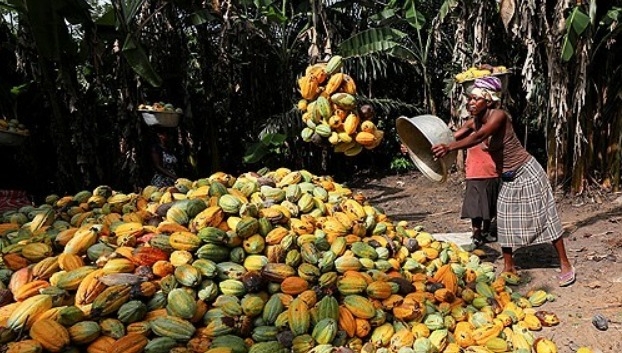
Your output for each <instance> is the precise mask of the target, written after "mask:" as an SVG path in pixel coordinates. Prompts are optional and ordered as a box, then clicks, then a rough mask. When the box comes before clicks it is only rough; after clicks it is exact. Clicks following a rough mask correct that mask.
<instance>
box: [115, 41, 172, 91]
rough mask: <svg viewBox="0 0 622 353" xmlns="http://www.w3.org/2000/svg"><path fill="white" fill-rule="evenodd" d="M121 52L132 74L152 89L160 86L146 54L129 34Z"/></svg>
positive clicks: (160, 82)
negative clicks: (136, 75)
mask: <svg viewBox="0 0 622 353" xmlns="http://www.w3.org/2000/svg"><path fill="white" fill-rule="evenodd" d="M122 52H123V55H124V56H125V59H126V60H127V62H128V63H129V64H130V66H131V67H132V69H134V72H136V73H137V74H138V75H139V76H140V77H142V78H144V79H145V80H146V81H147V82H149V84H151V85H152V86H153V87H160V86H161V85H162V78H161V77H160V75H158V73H157V72H156V71H155V70H154V69H153V66H151V62H149V57H148V56H147V53H146V52H145V50H144V49H143V47H142V46H141V45H140V43H139V42H137V41H136V40H135V39H134V38H133V37H132V36H131V35H129V34H128V35H127V37H126V38H125V43H123V49H122Z"/></svg>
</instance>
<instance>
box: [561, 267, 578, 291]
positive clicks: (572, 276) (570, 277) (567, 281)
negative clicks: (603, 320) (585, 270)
mask: <svg viewBox="0 0 622 353" xmlns="http://www.w3.org/2000/svg"><path fill="white" fill-rule="evenodd" d="M558 278H559V286H560V287H567V286H569V285H571V284H573V283H574V282H575V281H576V280H577V273H576V271H575V269H574V266H572V269H571V270H570V272H566V273H564V274H563V275H560V276H559V277H558Z"/></svg>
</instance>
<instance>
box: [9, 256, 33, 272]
mask: <svg viewBox="0 0 622 353" xmlns="http://www.w3.org/2000/svg"><path fill="white" fill-rule="evenodd" d="M2 260H3V262H4V265H5V266H6V267H7V268H8V269H10V270H12V271H17V270H20V269H22V268H24V267H27V266H28V265H30V261H28V259H27V258H25V257H22V256H20V255H19V254H17V253H10V254H5V255H4V256H3V257H2Z"/></svg>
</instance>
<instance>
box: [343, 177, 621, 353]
mask: <svg viewBox="0 0 622 353" xmlns="http://www.w3.org/2000/svg"><path fill="white" fill-rule="evenodd" d="M337 181H339V180H337ZM340 182H341V181H340ZM346 184H347V185H348V186H349V187H351V188H352V189H353V190H355V191H361V192H363V194H364V195H365V196H366V197H367V199H368V200H369V201H370V203H371V204H373V205H375V206H378V207H381V208H382V209H383V210H384V212H385V213H386V214H387V215H388V216H390V217H391V219H392V220H394V221H402V220H405V221H408V222H409V224H410V225H411V226H415V225H422V226H423V227H424V229H425V230H426V231H428V232H430V233H452V232H468V231H470V221H469V220H462V219H460V209H461V206H462V195H463V190H464V185H463V178H462V176H461V175H459V174H457V173H455V174H452V175H451V176H450V178H449V180H448V181H447V182H446V183H444V184H438V183H434V182H432V181H429V180H428V179H426V178H425V177H424V176H423V175H422V174H420V173H419V172H417V171H413V172H409V173H406V174H401V175H390V176H383V177H373V176H358V177H356V178H355V179H354V180H352V181H349V182H347V183H346ZM591 194H592V195H594V196H592V197H586V198H580V199H578V198H567V197H563V195H561V194H560V195H556V196H558V201H557V206H558V211H559V214H560V218H561V220H562V223H563V225H564V229H565V230H566V233H565V235H564V236H565V240H566V241H565V243H566V249H567V253H568V257H569V258H570V260H571V261H572V263H573V264H574V266H575V268H576V270H577V281H576V283H575V284H574V285H572V286H571V287H567V288H559V287H558V286H557V275H558V272H557V269H558V261H557V255H556V253H555V250H554V248H553V246H552V245H548V244H546V245H537V246H532V247H526V248H521V249H518V250H517V251H516V252H515V260H516V264H517V265H518V266H519V267H520V268H521V276H522V277H523V278H524V279H526V280H525V281H524V282H526V283H524V284H521V286H519V287H518V288H516V290H518V291H519V292H521V293H526V292H528V291H529V290H531V289H539V288H542V289H545V290H546V291H547V292H550V293H553V294H554V295H555V296H556V297H557V299H556V301H554V302H550V303H546V304H545V305H544V306H543V307H542V310H546V311H553V312H555V313H556V314H557V315H558V317H559V319H560V320H561V323H560V324H559V325H557V326H555V327H549V328H544V329H543V330H542V331H540V332H537V333H536V336H545V337H548V338H550V339H553V340H554V341H555V342H556V343H557V345H558V347H559V352H560V353H574V352H575V351H576V350H577V348H579V347H580V346H589V347H591V348H592V349H593V350H594V351H595V352H616V353H618V352H622V193H618V194H612V193H608V194H604V193H600V192H597V191H596V192H592V193H591ZM483 249H484V250H485V251H486V254H487V255H486V259H485V260H487V261H490V262H493V263H494V264H495V265H497V270H498V271H500V269H501V267H502V262H501V255H500V248H499V246H498V244H497V243H490V244H486V245H485V246H484V248H483ZM595 314H602V315H604V316H605V317H607V318H608V319H609V328H608V330H606V331H599V330H598V329H596V328H595V327H594V326H593V325H592V317H593V316H594V315H595Z"/></svg>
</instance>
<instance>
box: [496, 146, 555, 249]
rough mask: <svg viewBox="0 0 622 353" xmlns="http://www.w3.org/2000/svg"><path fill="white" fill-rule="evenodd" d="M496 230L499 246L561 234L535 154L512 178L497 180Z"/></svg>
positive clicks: (536, 241)
mask: <svg viewBox="0 0 622 353" xmlns="http://www.w3.org/2000/svg"><path fill="white" fill-rule="evenodd" d="M497 231H498V240H499V244H500V245H501V246H502V247H521V246H526V245H535V244H541V243H547V242H551V241H553V240H556V239H558V238H559V237H561V236H562V233H563V229H562V224H561V221H560V220H559V215H558V214H557V207H556V205H555V199H554V198H553V191H552V189H551V184H550V183H549V180H548V179H547V176H546V173H545V171H544V169H543V168H542V166H541V165H540V164H539V163H538V161H536V159H535V158H533V157H531V158H530V159H529V160H528V161H527V162H526V163H525V164H523V165H522V166H520V167H519V168H518V170H516V178H515V179H514V180H512V181H504V182H502V183H501V191H500V192H499V198H498V200H497Z"/></svg>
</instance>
